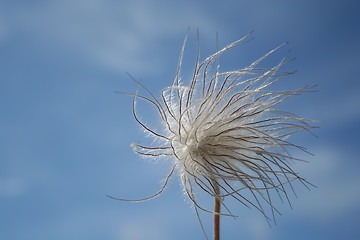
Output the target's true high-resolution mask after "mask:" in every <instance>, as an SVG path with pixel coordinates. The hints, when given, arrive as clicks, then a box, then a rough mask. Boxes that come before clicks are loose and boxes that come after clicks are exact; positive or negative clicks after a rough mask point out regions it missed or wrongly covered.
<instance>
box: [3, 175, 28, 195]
mask: <svg viewBox="0 0 360 240" xmlns="http://www.w3.org/2000/svg"><path fill="white" fill-rule="evenodd" d="M24 191H25V183H24V181H22V180H21V179H19V178H6V179H0V196H3V197H15V196H20V195H22V194H23V193H24Z"/></svg>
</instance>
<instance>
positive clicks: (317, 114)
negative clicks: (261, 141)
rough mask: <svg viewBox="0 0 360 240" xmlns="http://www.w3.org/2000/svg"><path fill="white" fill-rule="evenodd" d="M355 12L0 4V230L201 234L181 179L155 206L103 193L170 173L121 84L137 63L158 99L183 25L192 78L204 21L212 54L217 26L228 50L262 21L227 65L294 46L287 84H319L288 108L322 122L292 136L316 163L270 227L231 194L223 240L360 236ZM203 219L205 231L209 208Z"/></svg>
mask: <svg viewBox="0 0 360 240" xmlns="http://www.w3.org/2000/svg"><path fill="white" fill-rule="evenodd" d="M359 9H360V4H359V3H358V1H355V0H354V1H349V0H337V1H331V0H329V1H319V0H302V1H286V0H261V1H260V0H248V1H242V0H238V1H230V0H224V1H204V0H203V1H200V0H198V1H196V0H195V1H187V0H185V1H160V0H159V1H158V0H156V1H130V0H129V1H117V0H102V1H101V0H63V1H42V0H33V1H20V0H19V1H18V0H8V1H7V0H0V239H16V240H20V239H21V240H22V239H37V240H48V239H52V240H60V239H61V240H62V239H74V240H81V239H84V240H85V239H86V240H92V239H94V240H95V239H114V240H143V239H156V240H168V239H172V240H180V239H205V238H204V236H203V234H202V232H201V228H200V226H199V223H198V220H197V218H196V215H195V212H194V209H193V208H192V207H191V204H190V202H189V200H187V199H186V197H185V196H184V194H183V193H182V189H181V186H180V182H179V179H178V178H177V177H174V178H172V180H171V181H170V184H169V185H168V187H167V189H166V191H165V192H164V193H163V194H162V195H161V196H159V197H157V198H156V199H153V200H151V201H148V202H143V203H125V202H118V201H114V200H111V199H109V198H107V197H105V195H107V194H108V195H112V196H116V197H125V198H141V197H144V196H148V195H150V194H152V193H154V192H156V191H157V190H158V189H159V188H160V187H161V180H162V179H164V177H165V176H166V175H167V172H168V171H169V169H171V163H172V160H171V159H169V160H168V161H161V162H160V163H159V164H154V163H153V162H152V161H150V160H147V159H142V158H140V157H139V156H137V155H135V154H134V153H133V152H132V150H131V148H130V144H131V143H133V142H139V143H144V142H146V141H148V140H147V139H145V135H144V134H143V132H142V130H141V129H140V127H139V126H138V125H136V123H135V121H134V120H133V118H132V113H131V97H127V96H123V95H119V94H115V93H114V91H130V92H132V91H134V90H135V88H136V84H135V83H134V82H133V81H132V80H131V79H130V78H129V77H128V76H127V75H126V72H130V73H131V74H132V75H133V76H134V77H135V78H137V79H140V80H141V82H142V83H143V84H145V85H146V86H147V87H148V88H149V89H150V90H151V91H152V92H154V93H155V94H156V95H157V96H158V94H159V93H160V91H161V89H163V88H165V87H167V86H169V85H170V83H171V81H172V79H173V77H174V76H175V73H176V67H177V59H178V55H179V52H180V49H181V44H182V41H183V38H184V35H185V33H186V30H187V28H188V27H190V36H189V45H188V48H187V49H186V52H185V59H184V66H183V67H184V77H183V80H184V81H185V82H186V77H185V76H186V73H190V72H191V71H192V67H193V63H194V61H195V60H194V57H195V48H194V46H195V45H196V37H195V36H196V29H197V28H198V29H199V30H200V44H201V47H202V50H201V58H202V59H204V58H206V57H207V56H208V55H210V54H211V53H212V52H214V51H215V50H216V32H218V34H219V45H220V46H224V45H225V44H228V43H230V42H232V41H235V40H237V39H239V38H241V37H243V36H244V35H246V34H248V33H249V32H250V31H252V30H254V31H255V32H254V34H253V36H254V37H255V39H254V40H253V41H251V42H249V43H247V44H246V45H244V46H241V47H239V48H237V49H235V50H234V51H232V52H231V53H227V54H225V55H224V57H222V59H221V70H223V71H225V70H233V69H236V68H242V67H245V66H247V65H248V64H250V63H251V62H252V61H253V60H255V59H256V58H258V57H260V56H262V55H263V54H264V53H266V52H267V51H269V50H271V49H272V48H274V47H276V46H278V45H279V44H282V43H284V42H289V44H288V45H287V46H286V48H287V49H291V50H292V51H291V53H290V56H291V57H296V60H295V61H293V62H292V63H291V64H289V65H288V66H286V68H287V69H289V70H297V73H296V74H295V75H293V76H291V77H289V78H287V79H285V80H284V81H282V82H280V83H279V84H278V86H279V88H281V89H297V88H301V87H304V86H307V85H315V84H317V85H318V87H317V89H318V90H319V92H318V93H307V94H302V95H301V96H299V97H296V98H294V99H292V100H290V101H289V103H286V104H284V105H283V107H281V109H284V110H290V111H292V112H294V113H297V114H299V115H301V116H303V117H307V118H311V119H316V120H321V121H322V122H321V123H319V124H318V125H319V126H320V128H319V129H316V130H315V133H316V134H317V135H318V136H319V137H318V138H316V137H313V136H311V135H309V134H299V135H298V136H296V137H294V138H293V141H294V142H295V143H297V144H299V145H302V146H305V147H306V148H307V149H309V151H310V152H312V153H313V154H314V155H315V156H314V157H312V156H310V155H306V154H303V153H296V154H297V155H296V156H299V157H302V158H304V159H306V160H308V161H309V162H310V163H309V164H304V163H297V164H296V165H294V166H293V167H294V169H296V171H298V172H300V174H301V176H304V177H305V178H307V179H308V180H309V181H311V182H312V183H313V184H315V185H317V188H316V189H312V190H311V191H308V190H307V189H305V188H304V187H302V186H300V185H298V186H296V187H297V188H296V190H297V194H298V197H297V198H296V197H295V196H293V194H290V199H291V201H292V204H293V209H289V207H288V206H287V205H286V204H284V205H281V204H280V205H279V206H278V207H279V209H280V211H281V213H282V214H283V215H282V216H278V217H277V225H276V226H273V227H271V228H270V227H269V226H268V225H267V223H266V221H265V219H264V218H263V216H262V215H261V214H260V213H259V212H257V211H256V210H254V209H251V210H249V209H247V208H246V207H244V206H242V205H240V204H232V203H230V207H231V209H233V210H234V211H235V212H236V214H237V215H239V218H238V219H236V220H234V219H232V218H222V237H223V238H222V239H247V240H275V239H277V240H279V239H280V240H281V239H283V240H288V239H293V240H297V239H327V240H332V239H334V240H335V239H336V240H337V239H349V240H351V239H360V221H359V217H360V186H359V185H360V174H359V169H360V160H359V147H360V144H359V143H360V141H359V135H360V80H359V76H360V66H359V56H360V28H359V22H360V14H359ZM278 61H279V58H274V60H269V65H270V66H273V65H274V64H276V63H277V62H278ZM143 110H144V111H145V112H144V113H146V119H151V118H152V117H154V116H153V115H152V113H148V112H147V109H146V108H143ZM142 117H143V118H145V116H144V114H143V115H142ZM202 219H203V222H204V226H205V228H206V230H207V232H208V234H209V235H211V231H212V230H211V227H212V226H211V222H212V217H211V215H208V214H202Z"/></svg>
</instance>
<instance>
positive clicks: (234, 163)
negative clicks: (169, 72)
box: [122, 34, 313, 220]
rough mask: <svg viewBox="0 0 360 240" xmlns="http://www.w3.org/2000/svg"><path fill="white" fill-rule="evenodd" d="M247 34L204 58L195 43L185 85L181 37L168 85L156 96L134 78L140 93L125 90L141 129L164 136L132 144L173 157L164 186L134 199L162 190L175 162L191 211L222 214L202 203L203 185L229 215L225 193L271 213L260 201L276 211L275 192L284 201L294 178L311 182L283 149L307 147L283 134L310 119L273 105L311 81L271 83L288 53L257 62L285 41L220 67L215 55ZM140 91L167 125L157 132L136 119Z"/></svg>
mask: <svg viewBox="0 0 360 240" xmlns="http://www.w3.org/2000/svg"><path fill="white" fill-rule="evenodd" d="M250 35H251V34H249V35H247V36H245V37H244V38H242V39H240V40H238V41H236V42H233V43H231V44H229V45H227V46H226V47H224V48H223V49H221V50H219V51H217V52H216V53H214V54H212V55H211V56H209V57H208V58H206V59H205V60H204V61H202V62H200V61H199V50H198V53H197V59H196V62H195V69H194V72H193V76H192V79H191V81H190V83H189V85H183V84H182V83H181V81H180V73H181V65H182V58H183V53H184V48H185V43H186V38H185V40H184V44H183V47H182V50H181V54H180V59H179V64H178V70H177V73H176V76H175V79H174V81H173V83H172V85H171V86H170V87H167V88H165V89H163V90H162V92H161V97H160V98H156V97H155V96H154V95H153V94H152V93H151V92H150V91H149V90H148V89H147V88H145V87H144V86H143V85H142V84H141V83H140V82H138V81H137V80H135V79H134V81H136V82H137V84H138V87H139V88H140V89H141V90H143V91H144V92H145V94H143V95H141V94H139V93H138V91H136V92H135V93H126V94H130V95H132V96H133V115H134V118H135V120H136V121H137V122H138V123H139V124H140V125H141V126H142V127H143V128H144V129H145V131H147V132H148V133H149V134H150V135H153V136H154V137H155V138H157V139H159V140H161V141H158V142H161V145H160V146H143V145H140V144H133V145H132V147H133V150H134V151H135V152H136V153H138V154H140V155H143V156H147V157H153V158H158V157H161V156H166V157H168V158H172V159H173V160H174V166H173V168H172V170H171V172H170V174H169V175H168V177H167V178H166V181H165V184H164V186H163V187H162V189H161V190H160V191H159V192H158V193H156V194H154V195H153V196H150V197H148V198H145V199H139V200H134V201H143V200H147V199H150V198H153V197H155V196H157V195H159V194H160V193H161V192H162V191H163V190H164V188H165V186H166V185H167V183H168V180H169V178H170V177H171V176H172V175H173V172H174V170H175V169H177V170H178V171H179V173H180V177H181V181H182V185H183V188H184V192H185V193H186V195H187V196H188V197H189V199H190V200H191V201H192V203H193V204H194V206H195V209H196V211H198V209H200V210H203V211H206V212H210V213H213V214H214V213H215V214H219V213H217V212H216V211H215V212H213V211H211V210H208V209H206V208H205V207H204V205H203V204H201V203H200V201H199V198H198V195H197V194H203V193H205V194H208V195H210V196H212V197H214V198H215V199H216V200H218V201H219V202H220V203H221V204H222V205H223V206H224V207H225V208H226V209H227V211H228V213H221V215H231V216H233V215H232V214H231V212H230V211H229V209H228V208H227V207H226V205H225V203H224V198H225V197H227V198H233V199H235V200H237V201H239V202H240V203H242V204H243V205H245V206H247V207H253V208H256V209H257V210H259V211H260V212H261V213H262V214H263V215H264V216H265V217H266V219H268V220H269V219H270V218H269V216H268V214H267V213H266V212H265V210H264V208H263V205H268V206H270V209H271V212H272V215H274V213H276V212H278V210H277V209H276V208H275V206H274V204H273V195H274V193H275V195H277V196H278V197H280V199H281V200H282V199H285V200H286V201H289V198H288V194H287V189H288V188H290V189H293V187H292V184H293V182H294V181H299V182H301V183H302V184H304V185H305V186H306V187H307V186H308V184H309V183H308V182H307V181H306V180H305V179H303V178H301V177H300V176H299V175H298V174H297V173H296V172H295V171H293V170H292V168H291V167H290V164H289V162H290V161H293V160H298V159H296V158H294V157H292V156H291V155H290V154H289V153H288V151H287V150H288V149H289V148H291V147H294V148H298V149H301V150H303V151H306V150H305V149H304V148H302V147H300V146H297V145H295V144H293V143H291V142H289V141H288V140H287V139H288V137H289V136H291V135H293V134H294V133H297V132H301V131H309V130H310V129H311V128H313V127H312V126H311V125H309V124H308V122H309V120H307V119H304V118H301V117H298V116H296V115H294V114H292V113H289V112H284V111H280V110H277V105H279V104H280V103H282V102H283V101H285V100H287V99H289V98H291V97H292V96H294V95H298V94H299V93H302V92H307V91H311V87H305V88H302V89H299V90H291V91H273V90H269V89H270V88H269V87H270V86H272V85H273V84H274V83H275V82H277V81H279V80H281V79H283V78H285V77H287V76H288V75H290V74H292V73H290V72H284V71H282V70H280V68H281V67H282V66H283V65H284V64H286V63H287V60H286V58H285V57H284V58H283V59H282V60H281V61H280V63H279V64H277V65H276V66H274V67H271V68H262V67H258V66H259V63H260V62H261V61H262V60H264V59H265V58H266V57H268V56H269V55H271V54H272V53H274V52H275V51H277V50H278V49H279V48H281V47H283V45H284V44H283V45H281V46H279V47H276V48H275V49H273V50H271V51H270V52H268V53H266V54H265V55H264V56H262V57H261V58H259V59H258V60H256V61H255V62H253V63H251V64H250V65H249V66H248V67H246V68H243V69H241V70H235V71H229V72H220V71H219V61H218V58H219V56H220V55H221V54H222V53H224V52H225V51H228V50H229V49H231V48H233V47H236V46H239V45H242V44H243V43H245V42H248V41H249V40H250V39H249V36H250ZM198 49H199V47H198ZM140 99H141V100H144V101H146V102H148V103H150V104H151V105H153V106H154V107H155V108H156V109H157V112H158V114H159V115H160V117H161V120H162V124H163V128H164V129H165V131H163V132H157V131H155V130H154V129H153V128H151V127H149V126H148V125H147V124H145V123H144V122H143V121H141V120H140V118H139V117H138V113H137V111H136V103H137V101H138V100H140ZM122 200H123V199H122ZM289 204H290V202H289Z"/></svg>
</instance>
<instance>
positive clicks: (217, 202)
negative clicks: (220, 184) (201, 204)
mask: <svg viewBox="0 0 360 240" xmlns="http://www.w3.org/2000/svg"><path fill="white" fill-rule="evenodd" d="M214 212H215V213H217V214H214V240H220V200H219V199H218V198H217V197H216V196H215V210H214Z"/></svg>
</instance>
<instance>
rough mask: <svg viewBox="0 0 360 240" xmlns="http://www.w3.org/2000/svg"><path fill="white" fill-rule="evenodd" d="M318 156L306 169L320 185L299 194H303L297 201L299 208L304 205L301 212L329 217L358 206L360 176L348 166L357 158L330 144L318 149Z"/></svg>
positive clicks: (359, 201) (307, 173) (315, 182)
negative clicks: (342, 152) (341, 151)
mask: <svg viewBox="0 0 360 240" xmlns="http://www.w3.org/2000/svg"><path fill="white" fill-rule="evenodd" d="M315 155H316V157H315V160H314V161H313V162H312V163H310V164H308V166H307V167H306V169H304V170H305V174H306V175H307V176H308V179H309V180H310V181H311V182H312V183H314V184H315V185H317V188H316V189H313V190H312V191H310V192H308V193H306V192H305V191H303V192H302V193H301V194H299V196H301V195H302V196H301V197H299V198H300V199H299V200H298V201H297V202H296V207H297V208H298V207H299V208H301V211H299V213H302V214H305V215H311V217H312V218H313V217H315V218H317V219H318V220H327V219H334V218H336V217H337V216H339V215H341V214H344V213H346V212H347V211H351V209H352V208H354V207H357V206H359V204H360V190H359V186H358V185H359V182H360V176H359V175H358V174H357V172H356V169H354V168H351V166H349V165H348V163H351V159H354V158H351V157H352V156H349V155H348V154H341V153H340V152H339V150H337V149H336V148H331V147H324V148H322V149H319V150H318V151H316V152H315ZM349 161H350V162H349Z"/></svg>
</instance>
